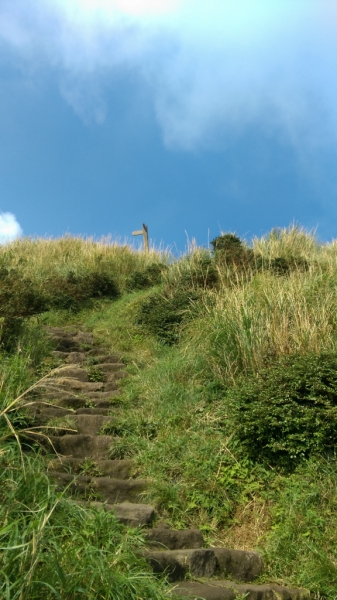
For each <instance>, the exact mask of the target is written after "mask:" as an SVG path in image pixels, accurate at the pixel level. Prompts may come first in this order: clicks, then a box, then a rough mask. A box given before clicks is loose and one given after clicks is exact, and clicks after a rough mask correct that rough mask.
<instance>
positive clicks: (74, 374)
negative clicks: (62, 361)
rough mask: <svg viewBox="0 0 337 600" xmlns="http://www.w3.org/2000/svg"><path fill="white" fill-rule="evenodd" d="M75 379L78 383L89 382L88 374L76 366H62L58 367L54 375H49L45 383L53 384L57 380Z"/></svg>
mask: <svg viewBox="0 0 337 600" xmlns="http://www.w3.org/2000/svg"><path fill="white" fill-rule="evenodd" d="M63 378H66V379H77V380H78V381H82V382H86V381H89V375H88V372H87V371H86V370H85V369H82V368H81V367H78V366H77V365H73V364H70V365H63V366H62V367H59V368H58V369H57V371H56V372H55V373H51V375H50V377H48V378H47V379H45V382H46V383H55V380H58V379H63Z"/></svg>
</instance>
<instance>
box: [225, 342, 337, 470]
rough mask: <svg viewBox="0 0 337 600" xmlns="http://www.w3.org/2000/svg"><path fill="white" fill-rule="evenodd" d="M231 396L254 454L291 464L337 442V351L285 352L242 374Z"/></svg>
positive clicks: (242, 432) (236, 417)
mask: <svg viewBox="0 0 337 600" xmlns="http://www.w3.org/2000/svg"><path fill="white" fill-rule="evenodd" d="M227 401H228V403H229V406H230V407H231V409H232V416H233V417H234V427H235V429H236V433H237V435H238V437H239V439H240V440H241V442H242V443H243V445H244V447H245V448H246V450H247V452H248V454H249V455H250V456H251V457H252V458H253V459H255V460H260V461H261V460H262V461H266V462H267V463H268V464H273V465H280V466H283V467H286V468H290V469H291V468H292V467H294V466H296V464H297V463H298V462H299V461H300V460H302V459H303V458H307V457H308V456H309V455H310V454H313V453H322V452H329V451H333V450H334V449H335V447H336V445H337V356H336V354H334V353H328V352H325V353H321V354H308V355H306V356H298V355H290V356H287V357H285V358H282V359H280V360H279V361H278V363H277V364H275V365H274V366H272V367H270V368H268V369H265V370H263V371H261V372H260V373H259V374H258V377H255V378H253V377H252V378H249V379H242V380H241V382H240V383H239V384H238V385H237V387H236V388H233V389H231V390H230V391H229V392H228V395H227Z"/></svg>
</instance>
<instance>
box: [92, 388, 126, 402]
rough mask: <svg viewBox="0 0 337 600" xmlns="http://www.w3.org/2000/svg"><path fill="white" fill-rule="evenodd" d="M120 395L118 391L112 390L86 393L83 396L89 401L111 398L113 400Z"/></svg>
mask: <svg viewBox="0 0 337 600" xmlns="http://www.w3.org/2000/svg"><path fill="white" fill-rule="evenodd" d="M120 394H121V393H120V391H119V390H112V391H110V392H88V393H87V394H86V395H85V396H86V398H89V400H90V399H91V398H101V399H103V398H111V399H112V400H113V398H115V397H117V396H120Z"/></svg>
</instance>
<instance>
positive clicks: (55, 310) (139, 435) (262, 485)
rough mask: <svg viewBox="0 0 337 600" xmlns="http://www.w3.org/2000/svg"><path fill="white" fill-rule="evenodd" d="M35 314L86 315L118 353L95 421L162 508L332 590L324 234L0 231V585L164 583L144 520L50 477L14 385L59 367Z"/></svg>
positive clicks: (330, 379)
mask: <svg viewBox="0 0 337 600" xmlns="http://www.w3.org/2000/svg"><path fill="white" fill-rule="evenodd" d="M44 325H54V326H62V325H74V326H78V327H81V328H83V330H90V331H93V333H94V334H95V336H96V338H98V339H100V340H101V341H102V343H103V342H104V345H105V346H106V347H110V348H111V350H113V351H114V352H116V353H118V354H119V355H120V356H121V357H122V358H123V360H124V361H125V362H126V363H127V365H128V377H127V378H126V379H125V380H123V383H122V389H123V395H122V398H121V402H122V403H123V406H124V408H125V409H126V410H124V411H123V412H119V413H118V412H117V413H116V415H115V416H114V418H113V420H112V421H111V424H107V425H105V429H106V431H108V432H109V433H112V434H113V435H114V440H115V441H114V446H113V448H112V451H111V457H112V458H125V457H132V458H133V459H134V460H135V461H136V462H137V464H138V470H139V473H140V474H141V475H142V476H144V477H146V478H150V479H151V480H152V485H151V489H150V491H149V495H148V501H149V502H151V503H154V504H155V506H156V509H157V512H158V514H159V515H160V518H162V519H164V520H165V521H166V522H168V523H170V524H171V525H174V526H175V527H177V528H183V527H187V526H188V527H191V526H195V527H198V528H200V529H202V531H203V533H204V535H205V537H206V539H208V540H209V542H212V543H213V542H216V543H217V544H223V545H227V546H231V547H236V548H243V549H251V550H253V549H259V550H260V551H261V552H262V553H263V555H264V560H265V563H266V569H265V575H264V577H266V578H268V580H269V581H270V580H273V581H275V582H276V583H286V584H289V585H301V586H304V587H308V588H310V589H311V590H312V592H313V594H314V597H316V598H317V599H318V598H320V599H323V598H326V599H330V598H335V597H336V596H337V583H336V582H337V549H336V548H337V475H336V473H337V457H336V446H337V244H336V243H334V242H332V243H330V244H320V243H319V242H318V241H317V239H316V238H315V236H314V235H313V234H312V233H308V232H306V231H304V230H302V229H300V228H299V227H295V226H292V227H290V228H288V229H282V230H280V229H276V230H273V231H271V232H270V233H269V234H268V235H266V236H264V237H263V238H260V239H254V240H253V241H252V243H251V244H248V243H246V242H245V241H244V240H241V239H240V238H239V237H238V236H237V235H236V234H234V233H224V234H221V235H219V236H218V237H216V238H215V239H214V240H213V241H212V242H211V245H210V248H209V249H206V248H199V247H197V246H195V245H194V246H192V247H191V248H190V250H189V252H188V253H186V254H185V255H183V256H181V257H178V258H177V257H173V256H172V255H170V253H169V252H159V251H156V250H154V249H152V250H151V251H150V252H149V253H144V252H142V251H135V250H134V249H133V248H132V247H129V246H127V245H121V244H117V243H111V241H110V240H101V241H99V242H95V241H94V240H90V239H89V240H84V239H80V238H73V237H70V236H69V237H64V238H61V239H58V240H44V239H41V240H29V239H27V240H19V241H16V242H14V243H12V244H10V245H7V246H3V247H2V248H0V345H1V350H0V359H1V363H0V371H1V381H2V385H1V389H0V402H1V405H0V463H1V486H0V490H1V492H0V496H1V503H0V522H1V526H0V534H1V544H0V547H1V549H0V554H1V563H2V567H1V577H0V580H1V584H0V586H2V587H0V590H1V593H0V595H1V597H4V598H11V599H12V598H29V599H38V598H55V597H61V598H77V597H78V598H80V597H81V598H82V597H86V598H120V599H127V600H128V599H129V598H130V600H131V599H133V598H134V599H136V598H137V599H141V598H144V599H145V598H158V599H160V598H164V597H165V595H166V594H167V593H169V592H168V590H169V588H168V587H167V585H166V584H165V581H160V580H158V581H157V580H155V579H154V578H153V577H152V575H151V574H150V573H149V572H148V568H147V567H146V565H145V563H143V562H142V560H141V559H140V558H139V554H138V553H137V551H138V550H139V549H140V548H141V547H142V544H143V543H144V542H143V538H142V534H141V531H139V530H126V529H125V528H124V527H123V526H121V525H119V524H118V523H117V521H116V520H115V519H114V517H113V515H111V513H102V514H101V513H99V514H97V513H94V512H93V511H91V510H90V509H86V508H83V507H79V506H76V505H74V504H73V503H72V502H70V501H69V500H68V499H67V495H66V494H60V493H59V492H57V491H56V490H55V488H54V486H53V485H52V484H51V483H50V481H49V480H48V478H47V476H46V474H45V473H44V470H43V461H42V455H41V450H40V447H39V444H38V443H35V442H34V443H33V442H32V437H31V435H27V432H26V429H27V425H26V423H25V419H24V413H22V411H21V410H20V409H21V406H22V400H21V399H22V394H24V393H25V391H26V390H27V389H29V388H30V386H34V384H35V383H36V382H37V381H38V380H39V378H41V377H43V376H44V375H45V374H46V373H47V372H48V371H49V370H50V369H51V368H53V367H55V366H57V365H56V364H55V359H53V358H51V353H50V351H51V347H50V342H48V340H47V338H46V336H45V334H44ZM99 376H100V375H99V373H96V372H95V371H94V368H93V373H92V377H93V380H95V381H96V380H97V378H98V377H99ZM95 378H96V379H95ZM51 556H53V561H52V562H50V557H51ZM47 558H48V560H47ZM23 590H24V591H23Z"/></svg>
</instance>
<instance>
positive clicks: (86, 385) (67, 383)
mask: <svg viewBox="0 0 337 600" xmlns="http://www.w3.org/2000/svg"><path fill="white" fill-rule="evenodd" d="M44 385H46V387H47V386H48V387H49V388H50V387H51V386H54V387H55V388H56V389H59V390H66V391H77V392H82V393H83V394H85V393H86V392H96V391H99V390H101V389H102V388H103V383H101V382H85V381H79V380H78V379H72V378H70V377H69V378H68V377H60V376H58V377H55V378H54V377H53V378H50V379H48V380H45V382H44Z"/></svg>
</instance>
